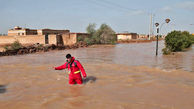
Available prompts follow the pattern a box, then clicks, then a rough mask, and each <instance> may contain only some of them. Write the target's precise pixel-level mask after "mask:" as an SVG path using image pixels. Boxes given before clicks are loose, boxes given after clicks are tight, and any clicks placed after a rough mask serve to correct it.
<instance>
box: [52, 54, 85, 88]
mask: <svg viewBox="0 0 194 109" xmlns="http://www.w3.org/2000/svg"><path fill="white" fill-rule="evenodd" d="M66 68H68V71H69V84H75V83H77V84H82V83H83V81H82V76H83V77H84V78H85V77H86V76H87V75H86V72H85V70H84V68H83V66H82V65H81V64H80V62H79V61H78V60H75V58H74V57H72V59H71V62H70V63H69V62H66V63H65V64H64V65H61V66H59V67H55V70H62V69H66ZM80 70H81V72H82V76H81V73H80Z"/></svg>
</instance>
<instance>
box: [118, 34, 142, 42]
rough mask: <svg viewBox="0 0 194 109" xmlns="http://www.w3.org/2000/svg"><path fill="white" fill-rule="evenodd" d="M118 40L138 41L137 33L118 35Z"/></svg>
mask: <svg viewBox="0 0 194 109" xmlns="http://www.w3.org/2000/svg"><path fill="white" fill-rule="evenodd" d="M116 35H117V40H131V39H138V34H137V33H118V34H116Z"/></svg>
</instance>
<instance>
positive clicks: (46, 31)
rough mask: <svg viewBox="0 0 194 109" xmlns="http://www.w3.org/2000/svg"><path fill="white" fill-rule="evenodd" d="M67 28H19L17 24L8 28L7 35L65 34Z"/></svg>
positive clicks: (67, 31)
mask: <svg viewBox="0 0 194 109" xmlns="http://www.w3.org/2000/svg"><path fill="white" fill-rule="evenodd" d="M69 32H70V31H69V30H54V29H39V30H36V29H29V28H21V27H19V26H16V27H14V29H10V30H8V36H27V35H48V34H66V33H69Z"/></svg>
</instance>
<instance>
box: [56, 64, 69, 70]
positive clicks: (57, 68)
mask: <svg viewBox="0 0 194 109" xmlns="http://www.w3.org/2000/svg"><path fill="white" fill-rule="evenodd" d="M66 64H67V63H65V64H63V65H61V66H58V67H55V70H62V69H66Z"/></svg>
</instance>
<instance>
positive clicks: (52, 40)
mask: <svg viewBox="0 0 194 109" xmlns="http://www.w3.org/2000/svg"><path fill="white" fill-rule="evenodd" d="M77 37H86V34H75V33H67V34H62V41H63V44H64V45H72V44H75V43H76V42H77ZM16 40H18V41H19V42H20V43H21V44H35V43H39V44H45V35H27V36H0V45H5V44H11V43H13V42H14V41H16ZM48 41H49V44H57V35H48Z"/></svg>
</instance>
